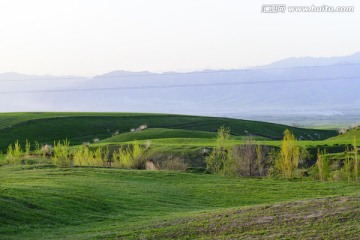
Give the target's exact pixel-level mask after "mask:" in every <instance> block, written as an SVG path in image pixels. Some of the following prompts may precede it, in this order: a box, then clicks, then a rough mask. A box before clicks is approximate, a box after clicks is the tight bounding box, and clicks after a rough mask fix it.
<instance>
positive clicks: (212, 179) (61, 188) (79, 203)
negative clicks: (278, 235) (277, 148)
mask: <svg viewBox="0 0 360 240" xmlns="http://www.w3.org/2000/svg"><path fill="white" fill-rule="evenodd" d="M0 179H1V185H0V206H1V210H0V211H1V212H0V238H2V239H89V238H117V237H119V238H124V239H127V238H139V237H140V236H141V234H145V236H148V237H150V238H151V237H153V238H154V239H156V238H157V237H156V234H158V235H159V236H161V237H166V235H164V234H167V233H169V234H179V235H174V236H178V237H186V236H187V234H188V233H189V232H188V231H185V230H184V228H188V227H191V228H192V229H193V230H191V235H192V236H193V237H196V236H203V235H204V233H203V232H202V231H200V230H201V228H209V227H211V226H212V224H213V222H214V221H216V217H215V218H210V219H209V218H208V217H206V216H208V215H209V216H210V215H214V216H217V217H218V218H221V220H222V222H223V224H230V225H231V222H227V220H226V219H228V220H231V219H233V214H234V211H239V212H242V211H245V213H246V212H247V211H249V209H248V207H251V206H254V207H255V208H254V210H253V211H254V213H255V212H256V213H257V214H260V213H261V212H262V211H259V208H260V209H261V208H262V207H261V206H265V205H266V206H269V207H270V208H269V209H268V211H270V213H271V210H272V209H273V208H276V207H277V206H278V205H274V206H273V205H272V204H274V203H281V202H288V201H295V200H301V199H304V200H305V199H313V198H324V197H329V196H351V195H355V196H356V195H358V194H360V185H359V184H358V183H347V182H316V181H312V180H296V181H287V180H274V179H250V178H247V179H246V178H227V177H223V176H218V175H213V174H192V173H182V172H168V171H155V172H153V171H133V170H118V169H104V168H53V167H52V166H50V165H33V166H2V167H0ZM304 203H305V204H307V202H304ZM259 204H260V205H259ZM263 204H265V205H263ZM286 204H287V203H286ZM351 204H352V205H353V204H354V203H353V202H351ZM290 205H291V206H292V207H291V208H289V209H288V210H289V214H290V212H291V213H292V214H295V213H293V212H294V211H296V209H297V208H296V203H294V205H293V204H290ZM352 205H351V206H352ZM355 206H356V207H357V208H359V205H358V202H357V203H356V205H355ZM243 207H247V208H243ZM234 209H237V210H234ZM266 209H267V207H266ZM283 210H284V211H287V209H283ZM284 211H282V214H284ZM270 213H269V214H270ZM219 214H220V215H219ZM221 214H226V215H227V216H229V218H225V219H224V218H222V217H220V216H221ZM271 214H272V215H271V216H273V217H276V216H277V212H276V211H274V212H273V213H271ZM324 216H325V215H324ZM187 219H190V220H191V221H192V222H193V224H191V221H190V220H189V221H188V220H187ZM194 219H195V220H196V219H199V221H197V220H196V221H194ZM313 223H314V224H316V221H315V222H313ZM196 224H199V227H200V226H201V228H197V227H196V226H197V225H196ZM349 224H350V223H349ZM353 226H357V227H358V225H349V230H350V229H351V227H353ZM194 228H196V229H199V231H200V232H198V233H197V231H196V230H194ZM178 230H179V231H178ZM304 230H306V228H304ZM355 230H358V228H357V229H355ZM184 231H185V232H184ZM281 231H283V233H286V229H283V230H281ZM240 232H241V231H240ZM271 232H272V231H271V229H268V233H266V232H262V233H261V235H264V234H265V236H266V234H269V236H270V235H271V234H272V233H271ZM213 234H214V236H218V235H219V236H222V235H224V236H227V233H226V232H223V231H219V232H215V233H213ZM252 234H255V233H252ZM204 236H208V237H209V236H212V235H211V232H210V233H209V232H207V233H206V234H205V235H204ZM254 236H256V235H254Z"/></svg>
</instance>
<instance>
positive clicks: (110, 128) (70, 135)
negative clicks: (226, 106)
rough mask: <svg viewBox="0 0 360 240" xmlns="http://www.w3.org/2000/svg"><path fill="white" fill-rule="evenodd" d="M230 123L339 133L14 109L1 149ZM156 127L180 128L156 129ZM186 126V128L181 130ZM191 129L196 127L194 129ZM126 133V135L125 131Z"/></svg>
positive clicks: (201, 131)
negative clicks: (26, 143) (141, 128)
mask: <svg viewBox="0 0 360 240" xmlns="http://www.w3.org/2000/svg"><path fill="white" fill-rule="evenodd" d="M142 124H146V125H147V126H148V128H149V129H150V128H151V129H152V130H150V131H143V132H141V133H129V132H130V129H132V128H137V127H139V126H140V125H142ZM222 125H224V126H227V127H230V129H231V134H232V135H234V136H246V135H247V134H251V135H255V136H261V137H265V138H269V139H281V138H282V133H283V132H284V130H285V129H286V128H289V129H290V130H291V131H293V132H294V134H295V135H296V136H297V137H299V138H302V139H304V140H323V139H327V138H329V137H332V136H335V135H337V133H336V131H332V130H316V129H302V128H295V127H289V126H286V125H279V124H273V123H265V122H258V121H248V120H240V119H230V118H215V117H200V116H187V115H169V114H168V115H166V114H135V113H13V114H0V149H3V150H4V149H6V147H7V146H8V145H9V144H10V143H13V142H15V141H16V140H19V141H20V142H21V143H24V141H25V139H28V140H29V141H31V142H33V141H39V142H40V143H52V142H53V141H54V140H64V139H66V138H67V139H68V140H70V141H71V143H72V144H75V145H76V144H81V143H83V142H92V141H93V140H94V139H95V138H98V139H99V140H103V139H107V138H109V137H112V136H114V135H115V134H117V133H120V135H119V136H118V137H115V139H114V140H115V141H119V139H121V138H123V139H126V138H127V139H130V138H129V136H132V135H130V134H134V136H135V137H138V140H139V139H147V138H162V137H169V136H171V134H175V135H174V137H175V138H176V137H190V136H192V137H195V138H197V137H200V138H214V136H215V135H214V134H215V133H216V132H217V129H218V128H219V127H220V126H222ZM156 128H162V129H172V130H177V131H176V132H174V131H172V132H171V131H169V130H154V129H156ZM180 130H185V131H180ZM191 131H194V132H193V133H191ZM122 134H125V135H122ZM116 139H117V140H116Z"/></svg>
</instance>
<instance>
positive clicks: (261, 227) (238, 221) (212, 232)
mask: <svg viewBox="0 0 360 240" xmlns="http://www.w3.org/2000/svg"><path fill="white" fill-rule="evenodd" d="M359 222H360V196H359V195H358V196H342V197H328V198H321V199H311V200H305V201H304V200H303V201H295V202H286V203H280V204H274V205H261V206H256V207H248V208H237V209H231V210H225V211H224V210H223V211H213V212H210V213H200V214H189V216H186V217H178V218H173V219H168V220H163V221H157V222H156V223H153V224H149V225H147V226H143V227H142V228H141V229H133V230H132V231H131V232H128V233H123V234H116V233H115V234H113V235H111V234H109V236H108V237H109V238H111V237H114V238H115V237H116V239H139V236H141V238H142V239H188V238H190V239H358V237H359V235H360V224H359Z"/></svg>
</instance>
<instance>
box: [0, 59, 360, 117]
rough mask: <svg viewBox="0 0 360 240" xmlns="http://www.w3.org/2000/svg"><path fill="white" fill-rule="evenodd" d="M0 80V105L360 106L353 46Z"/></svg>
mask: <svg viewBox="0 0 360 240" xmlns="http://www.w3.org/2000/svg"><path fill="white" fill-rule="evenodd" d="M34 79H37V80H36V81H34ZM44 79H46V80H48V81H45V80H44ZM12 80H16V81H12ZM19 80H21V81H19ZM0 86H1V95H0V111H96V112H98V111H113V112H114V111H116V112H118V111H121V112H163V113H179V114H196V115H213V116H229V117H243V118H252V117H254V116H283V115H289V116H292V115H293V116H297V115H299V116H329V115H331V116H336V115H339V116H343V115H349V114H358V113H360V108H359V106H360V95H359V92H360V52H359V53H355V54H353V55H350V56H344V57H329V58H312V57H304V58H289V59H285V60H281V61H277V62H274V63H272V64H269V65H266V66H260V67H253V68H249V69H240V70H237V69H235V70H204V71H198V72H189V73H174V72H168V73H162V74H156V73H150V72H128V71H114V72H110V73H106V74H103V75H98V76H95V77H93V78H82V77H79V78H76V77H73V76H70V77H52V76H27V75H19V74H15V73H11V74H10V73H7V74H0ZM66 89H73V90H72V91H67V90H66ZM74 89H75V90H74ZM38 90H40V92H36V91H38ZM43 90H49V91H43ZM51 90H56V91H51ZM7 91H28V92H26V93H16V94H10V93H5V92H7ZM33 91H35V92H33Z"/></svg>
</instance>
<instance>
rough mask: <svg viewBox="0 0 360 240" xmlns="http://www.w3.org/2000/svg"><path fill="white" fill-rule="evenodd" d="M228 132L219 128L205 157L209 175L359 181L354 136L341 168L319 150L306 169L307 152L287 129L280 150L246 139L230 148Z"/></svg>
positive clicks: (308, 156) (249, 138)
mask: <svg viewBox="0 0 360 240" xmlns="http://www.w3.org/2000/svg"><path fill="white" fill-rule="evenodd" d="M230 139H231V135H230V129H229V128H226V127H224V126H222V127H220V128H219V129H218V133H217V138H216V144H215V147H214V149H213V151H212V152H211V153H210V154H209V156H208V157H207V158H206V167H207V170H208V171H209V172H212V173H217V174H223V175H235V176H236V175H239V176H246V177H255V176H259V177H263V176H267V177H281V178H288V179H290V178H299V177H304V176H308V175H310V174H309V172H310V173H311V175H312V177H313V178H315V179H317V180H320V181H326V180H348V181H351V180H355V181H357V180H358V178H359V170H358V169H359V161H358V149H357V143H356V137H355V136H354V139H353V143H352V146H351V147H348V148H347V149H346V151H345V152H344V156H345V159H344V160H343V161H342V162H341V163H340V169H335V170H334V169H332V166H331V161H330V159H329V155H328V154H327V153H326V151H325V150H320V149H318V153H317V156H316V163H315V164H314V165H313V166H311V167H310V168H308V169H307V168H305V167H304V165H305V164H304V163H305V162H306V161H307V160H309V159H310V158H311V156H310V153H309V151H308V150H307V149H306V148H305V147H302V146H300V145H299V144H298V141H297V140H296V138H295V136H294V134H293V133H292V132H290V131H289V130H288V129H286V130H285V132H284V134H283V139H282V142H281V145H280V148H279V149H276V148H273V147H269V146H263V145H260V144H259V143H255V142H254V141H253V139H252V138H251V137H247V139H246V140H245V143H244V144H243V145H239V146H233V145H232V144H231V143H230Z"/></svg>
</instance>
